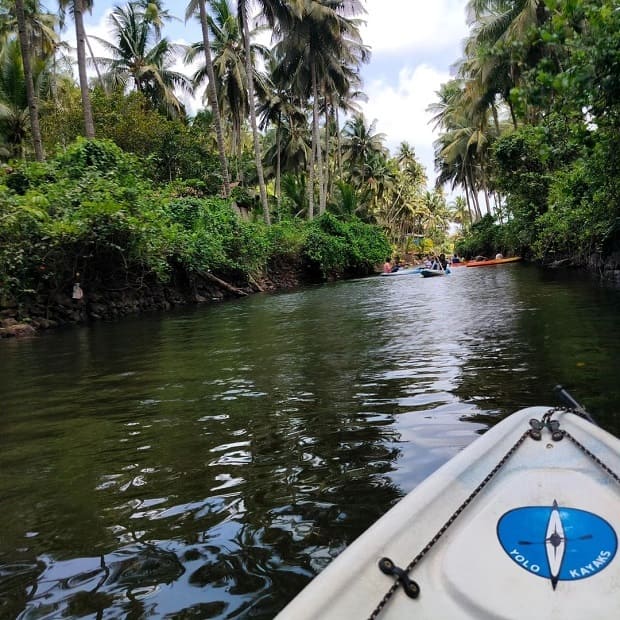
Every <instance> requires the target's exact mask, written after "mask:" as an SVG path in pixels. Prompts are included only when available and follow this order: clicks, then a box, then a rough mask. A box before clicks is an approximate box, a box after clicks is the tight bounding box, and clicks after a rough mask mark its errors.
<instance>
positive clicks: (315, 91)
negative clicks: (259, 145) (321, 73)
mask: <svg viewBox="0 0 620 620" xmlns="http://www.w3.org/2000/svg"><path fill="white" fill-rule="evenodd" d="M310 73H311V77H312V97H313V99H314V101H313V102H312V148H313V149H316V173H317V181H318V185H319V215H322V214H323V212H324V211H325V188H324V187H323V157H322V156H321V140H320V136H319V88H318V84H317V79H316V66H315V65H314V63H312V64H311V66H310Z"/></svg>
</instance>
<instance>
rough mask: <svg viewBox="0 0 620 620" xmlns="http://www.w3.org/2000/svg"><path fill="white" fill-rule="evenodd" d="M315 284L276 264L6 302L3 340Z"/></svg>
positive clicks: (0, 318)
mask: <svg viewBox="0 0 620 620" xmlns="http://www.w3.org/2000/svg"><path fill="white" fill-rule="evenodd" d="M311 281H313V278H312V277H311V275H310V274H308V273H307V272H306V271H305V270H304V269H303V267H302V266H301V265H299V264H290V263H286V264H285V263H283V262H282V263H276V264H273V265H271V266H270V267H269V268H268V269H267V270H266V271H265V272H264V273H263V274H262V275H261V276H260V277H256V278H249V279H244V281H231V280H229V279H223V278H222V277H218V276H215V275H213V274H207V273H205V274H201V275H200V276H193V277H191V278H190V277H188V276H187V274H182V273H180V274H175V275H174V277H173V278H172V280H171V283H170V284H167V285H162V284H157V283H150V284H149V283H146V282H141V283H140V284H139V285H138V284H135V285H133V286H123V287H117V288H103V287H100V288H96V289H94V290H92V289H89V286H88V283H85V284H83V286H82V288H83V290H84V297H83V298H82V299H80V300H75V299H72V296H71V291H70V290H69V288H70V287H67V289H68V290H66V291H60V292H55V293H48V294H45V295H44V294H40V295H37V296H33V297H32V298H31V299H30V300H26V301H22V302H21V303H19V304H18V303H16V302H11V301H10V300H5V301H4V304H3V305H2V306H0V338H9V337H17V338H20V337H27V336H34V335H35V334H37V333H38V332H40V331H42V330H47V329H51V328H55V327H59V326H61V325H70V324H85V323H89V322H91V321H100V320H116V319H119V318H121V317H123V316H127V315H131V314H139V313H144V312H153V311H162V310H170V309H171V308H176V307H180V306H188V305H192V304H204V303H216V302H221V301H224V300H226V299H233V298H236V297H244V296H247V295H251V294H253V293H257V292H265V291H276V290H281V289H290V288H295V287H298V286H300V285H301V284H304V283H308V282H311Z"/></svg>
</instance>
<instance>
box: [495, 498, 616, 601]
mask: <svg viewBox="0 0 620 620" xmlns="http://www.w3.org/2000/svg"><path fill="white" fill-rule="evenodd" d="M497 537H498V538H499V541H500V543H501V545H502V547H503V549H504V551H505V552H506V553H507V554H508V557H510V559H511V560H512V561H513V562H515V563H516V564H518V565H519V566H521V568H523V569H524V570H526V571H528V572H530V573H532V574H533V575H537V576H538V577H544V578H546V579H549V580H551V585H552V586H553V588H554V589H555V587H556V585H557V583H558V581H574V580H576V579H586V578H587V577H592V576H593V575H596V574H597V573H600V572H601V571H602V570H603V569H604V568H605V567H606V566H608V565H609V564H610V563H611V561H612V560H613V559H614V556H615V555H616V551H617V549H618V537H617V536H616V532H615V531H614V529H613V527H612V526H611V525H610V524H609V523H608V522H607V521H605V519H603V518H602V517H599V516H598V515H595V514H593V513H591V512H588V511H586V510H579V509H578V508H565V507H564V506H559V505H558V504H557V502H556V501H555V500H554V502H553V505H552V506H525V507H523V508H515V509H514V510H510V511H509V512H507V513H505V514H504V515H503V516H502V517H501V518H500V520H499V521H498V523H497Z"/></svg>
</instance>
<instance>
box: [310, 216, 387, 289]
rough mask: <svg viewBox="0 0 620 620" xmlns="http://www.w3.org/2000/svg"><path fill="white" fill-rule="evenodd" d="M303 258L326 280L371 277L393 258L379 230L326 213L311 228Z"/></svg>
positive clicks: (357, 221)
mask: <svg viewBox="0 0 620 620" xmlns="http://www.w3.org/2000/svg"><path fill="white" fill-rule="evenodd" d="M303 254H304V256H305V257H306V259H307V260H308V261H309V262H310V264H311V265H312V266H314V267H315V268H316V269H317V270H319V271H320V273H321V274H322V275H323V277H330V276H333V275H338V274H342V273H347V272H350V271H354V270H356V271H362V272H363V271H366V272H368V273H370V271H372V268H373V266H374V265H376V264H377V263H380V262H381V261H383V260H384V259H385V257H386V256H389V255H390V254H391V247H390V244H389V242H388V240H387V238H386V237H385V235H384V234H383V233H381V232H379V229H378V228H377V227H375V226H371V225H370V224H365V223H363V222H361V221H360V220H358V219H357V218H354V219H352V220H349V221H342V220H339V219H337V218H336V217H335V216H333V215H331V214H330V213H324V214H323V215H322V216H321V217H319V218H316V219H315V220H313V222H312V223H311V224H310V226H309V230H308V234H307V237H306V241H305V245H304V249H303Z"/></svg>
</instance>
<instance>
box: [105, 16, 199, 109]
mask: <svg viewBox="0 0 620 620" xmlns="http://www.w3.org/2000/svg"><path fill="white" fill-rule="evenodd" d="M110 23H111V26H112V30H113V33H114V38H115V42H113V41H107V40H104V39H100V38H97V40H98V41H99V43H100V44H101V45H102V46H103V47H104V48H105V49H106V50H107V51H108V52H109V53H110V54H111V58H99V59H97V60H98V62H99V64H100V65H102V66H103V67H106V68H107V72H106V73H105V74H104V75H103V76H102V79H103V80H104V83H106V84H107V85H111V86H112V87H113V88H116V87H119V86H120V87H122V88H126V87H127V86H128V85H130V84H132V83H133V86H134V88H135V90H137V91H138V92H141V93H143V94H144V95H145V97H146V98H147V100H148V101H150V103H151V105H152V106H153V108H154V109H161V110H163V111H165V112H166V113H167V114H168V115H170V116H179V115H182V114H183V113H184V109H183V105H182V103H181V102H180V101H179V99H178V97H177V96H176V94H175V88H181V89H183V90H185V91H186V92H191V90H192V88H191V81H190V80H189V79H188V78H187V77H186V76H185V75H184V74H182V73H179V72H176V71H173V70H172V69H171V66H172V63H173V62H174V60H175V58H176V56H177V55H178V53H179V52H180V51H181V48H180V46H177V45H172V44H171V43H170V42H169V41H168V39H166V38H163V39H159V40H158V41H157V42H155V44H154V45H153V46H151V47H149V46H150V44H151V42H152V39H153V36H152V34H151V29H150V22H149V21H147V20H145V19H144V18H143V14H142V13H141V12H140V11H139V9H138V7H137V6H136V5H133V4H129V5H127V7H126V8H124V9H123V8H121V7H115V9H114V10H113V12H112V13H111V15H110Z"/></svg>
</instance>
